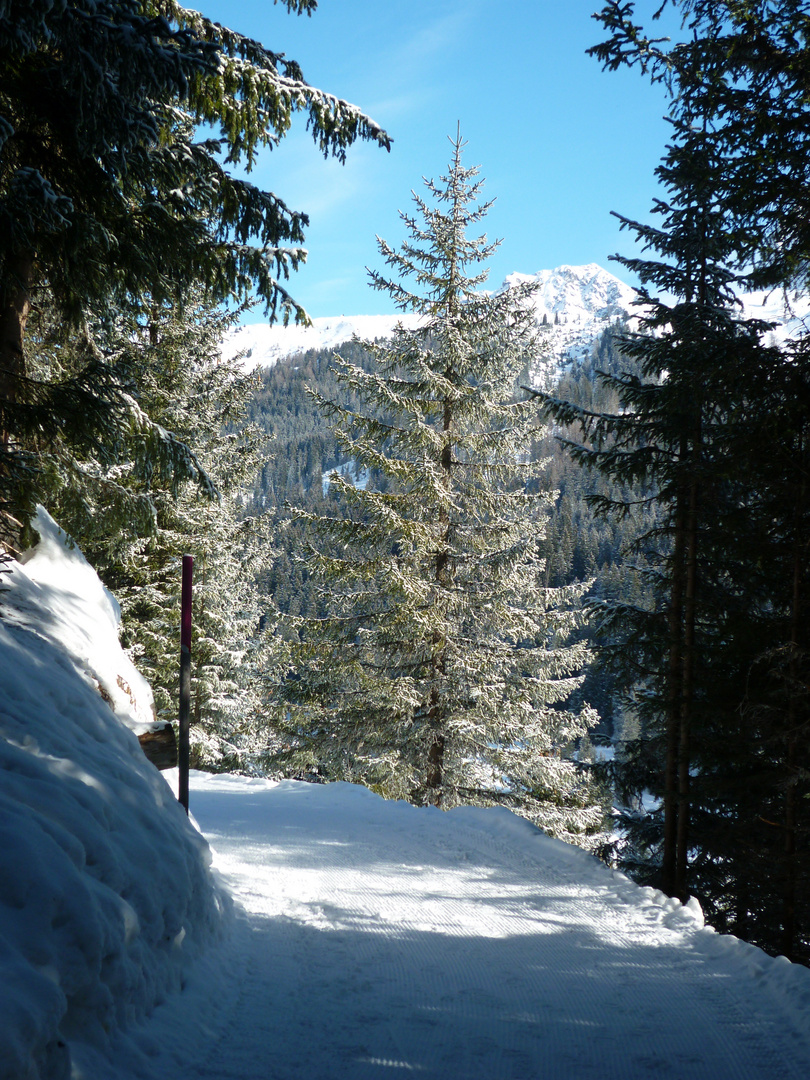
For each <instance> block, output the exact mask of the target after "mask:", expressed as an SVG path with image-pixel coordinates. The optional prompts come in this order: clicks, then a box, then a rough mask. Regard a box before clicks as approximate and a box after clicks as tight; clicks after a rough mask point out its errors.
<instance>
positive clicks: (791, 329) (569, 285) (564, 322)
mask: <svg viewBox="0 0 810 1080" xmlns="http://www.w3.org/2000/svg"><path fill="white" fill-rule="evenodd" d="M524 282H533V283H535V285H536V292H535V294H534V299H533V305H534V309H535V311H536V314H537V322H538V325H539V326H540V328H541V330H542V334H541V341H545V342H546V348H545V350H543V352H542V354H541V355H539V356H538V360H537V363H536V365H535V367H534V370H533V372H532V377H533V379H534V381H535V382H536V383H539V382H542V381H543V379H544V377H546V376H547V375H548V374H549V373H553V372H556V371H558V370H559V368H560V367H561V366H564V365H566V364H567V363H570V362H572V361H573V362H577V361H580V360H582V359H583V358H584V357H586V356H587V355H588V353H589V351H590V348H591V345H592V344H593V341H594V339H595V338H597V337H598V336H599V334H601V333H602V331H603V330H605V329H606V328H607V327H608V326H610V325H611V323H613V322H615V321H616V320H617V319H625V318H629V319H631V318H632V317H633V315H634V313H637V309H636V308H634V300H635V297H636V293H635V290H634V289H632V288H631V287H630V286H629V285H627V284H625V282H623V281H620V280H619V278H617V277H615V276H614V275H613V274H611V273H609V272H608V271H607V270H604V269H603V268H602V267H601V266H597V265H596V263H588V264H587V265H585V266H558V267H556V268H555V269H554V270H540V271H538V272H537V273H536V274H522V273H514V274H509V275H508V277H507V278H506V279H505V280H504V282H503V283H502V284H501V286H500V290H503V289H507V288H512V287H514V286H515V285H518V284H522V283H524ZM500 290H499V291H500ZM741 300H742V302H743V308H744V312H745V315H746V316H747V317H750V318H760V319H763V320H765V321H767V322H773V323H777V324H779V325H778V328H777V329H776V330H775V331H774V337H775V338H776V339H777V340H784V338H786V337H788V336H790V335H792V334H794V333H796V332H797V331H798V330H799V329H802V328H804V329H807V325H806V324H807V323H808V319H810V298H807V297H802V298H799V299H795V300H793V301H792V303H791V304H790V307H789V309H788V310H786V306H785V299H784V297H783V295H782V293H781V292H778V291H777V292H772V293H761V292H760V293H749V294H745V295H743V296H742V297H741ZM418 321H419V319H418V316H415V315H401V314H400V315H397V314H392V315H338V316H327V317H324V318H317V319H313V320H312V324H311V325H310V326H268V325H267V324H266V323H254V324H252V325H250V326H240V327H238V328H237V329H236V330H234V331H233V333H232V334H231V335H230V336H229V338H228V339H227V342H226V345H225V349H224V353H225V355H226V356H229V357H231V356H235V355H236V354H237V353H240V352H241V353H243V354H244V356H245V362H246V364H247V366H249V367H251V368H254V367H272V366H273V365H274V364H275V363H277V362H278V361H279V360H281V359H285V358H288V357H293V356H296V355H297V354H299V353H303V352H306V351H307V350H308V349H331V348H337V347H338V346H339V345H341V344H343V342H345V341H349V340H350V339H351V338H352V337H353V336H355V335H357V336H358V337H360V338H364V339H367V340H368V339H370V340H374V339H375V338H385V337H389V336H390V335H391V334H392V333H393V330H394V327H395V326H396V325H397V323H400V322H401V323H403V324H404V325H405V326H408V327H413V326H416V325H418Z"/></svg>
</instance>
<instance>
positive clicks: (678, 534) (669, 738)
mask: <svg viewBox="0 0 810 1080" xmlns="http://www.w3.org/2000/svg"><path fill="white" fill-rule="evenodd" d="M685 453H686V440H683V441H682V443H681V455H680V456H681V458H682V459H683V457H684V455H685ZM685 502H686V496H685V493H684V492H683V490H680V491H679V492H678V495H677V497H676V503H675V523H674V538H673V550H672V575H671V581H670V599H669V612H668V615H667V622H668V629H669V659H668V664H667V682H668V689H667V714H666V758H665V762H664V850H663V856H662V865H661V888H662V889H663V891H664V892H665V893H667V894H668V895H669V896H674V894H675V883H676V878H677V869H676V867H677V848H678V748H679V741H680V738H679V737H680V724H681V694H682V677H683V580H684V558H685V550H686V507H685Z"/></svg>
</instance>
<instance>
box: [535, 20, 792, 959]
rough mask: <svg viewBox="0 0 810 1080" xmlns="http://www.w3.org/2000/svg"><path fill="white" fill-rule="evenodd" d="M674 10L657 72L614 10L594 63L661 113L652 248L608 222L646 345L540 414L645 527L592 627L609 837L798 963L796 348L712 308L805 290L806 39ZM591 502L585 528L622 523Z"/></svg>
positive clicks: (636, 30) (677, 888) (722, 918)
mask: <svg viewBox="0 0 810 1080" xmlns="http://www.w3.org/2000/svg"><path fill="white" fill-rule="evenodd" d="M675 6H677V7H679V8H680V9H681V10H682V11H683V12H684V14H685V16H686V18H687V21H688V25H689V31H690V33H689V34H687V35H686V39H685V40H684V42H683V43H680V44H676V45H674V46H672V47H670V48H668V49H665V47H664V46H663V44H662V43H661V42H658V43H656V42H653V41H651V40H650V39H649V38H648V37H646V36H645V34H644V32H643V30H642V28H640V27H638V26H635V25H633V22H632V19H633V7H634V5H632V4H623V3H610V4H608V5H607V6H606V7H605V8H604V9H603V12H602V13H601V15H600V19H601V21H602V22H603V24H604V25H605V27H606V28H607V29H608V31H609V34H610V36H609V39H608V41H606V42H605V43H604V45H602V46H599V47H598V48H597V49H596V50H594V51H595V52H596V53H597V55H598V56H599V57H600V58H601V59H602V60H603V61H604V62H605V64H606V66H608V67H618V66H619V65H621V64H625V63H627V64H630V65H633V64H639V65H640V66H642V67H643V68H644V69H646V70H647V71H648V72H649V73H650V74H651V75H652V77H653V78H661V79H665V80H667V81H668V83H669V85H670V88H671V90H672V110H673V115H672V122H673V138H672V141H671V143H670V145H669V146H668V148H667V151H666V153H665V155H664V158H663V160H662V164H661V166H660V167H659V169H658V174H659V177H660V178H661V180H662V181H663V183H664V185H665V189H666V193H667V194H666V198H664V199H662V200H660V201H659V202H658V203H657V204H656V206H655V208H654V212H655V213H656V214H658V215H660V217H661V224H660V225H659V226H653V225H647V224H642V223H638V222H633V221H629V220H627V219H624V218H622V219H621V220H622V223H623V225H625V226H627V227H628V228H630V229H631V230H632V231H633V232H634V233H635V234H636V236H637V237H639V238H640V239H641V241H642V242H643V244H644V246H645V249H646V250H647V251H653V252H655V254H656V256H657V257H656V258H655V259H654V258H651V257H650V258H637V259H628V260H622V261H623V262H625V264H626V265H627V266H628V267H630V268H631V269H632V270H634V271H635V272H636V273H637V274H638V275H639V277H640V278H641V281H642V283H643V288H642V292H641V295H642V298H643V299H644V300H645V301H646V302H647V304H648V315H647V316H646V318H645V319H644V320H643V322H642V328H643V330H644V331H646V334H642V335H640V336H639V335H631V336H629V337H627V338H626V339H625V340H624V342H623V344H622V348H623V350H624V352H625V353H626V354H627V355H629V356H631V357H633V358H634V359H635V360H636V361H637V363H638V364H639V365H640V373H639V375H628V376H625V377H619V378H612V379H608V380H607V382H608V384H609V385H612V386H613V387H614V389H615V390H616V391H617V393H618V394H619V398H620V408H619V409H617V410H616V411H615V412H613V413H610V414H608V413H602V414H599V413H598V412H597V411H596V410H590V411H589V410H583V409H581V408H579V407H577V406H574V405H571V404H569V405H566V404H564V403H560V402H558V403H551V405H550V408H551V410H552V412H553V413H554V414H555V415H556V416H557V417H558V418H559V419H561V420H564V421H565V422H566V423H570V424H573V423H577V422H578V423H580V424H581V426H582V427H583V430H585V431H586V432H587V434H588V435H589V437H590V439H591V443H590V444H588V445H584V446H582V447H580V448H577V449H575V450H574V454H575V456H576V457H577V459H578V460H579V461H581V462H583V463H585V464H589V465H591V466H592V467H595V468H598V469H600V470H602V471H604V472H605V473H606V474H607V475H608V476H610V477H611V478H612V479H613V481H614V482H619V483H621V484H641V485H646V486H647V487H648V489H649V491H650V495H651V497H652V498H653V500H654V504H655V506H656V507H657V508H658V513H659V517H658V519H657V521H656V523H655V525H654V528H653V529H651V530H650V531H648V533H647V534H646V538H645V539H644V542H645V543H646V544H647V547H648V558H650V560H651V573H650V575H649V580H650V584H651V586H652V591H651V592H650V593H649V594H648V598H647V601H646V602H644V603H642V604H641V605H635V604H627V603H619V604H616V603H613V604H610V605H608V606H606V607H605V609H604V622H603V627H604V631H605V633H606V634H607V636H608V639H609V642H610V644H609V649H608V653H609V656H610V657H612V659H613V661H614V666H615V668H616V670H617V671H618V672H619V673H620V675H621V677H622V678H623V679H624V681H625V683H626V685H627V686H628V687H630V688H631V689H632V690H633V697H632V709H631V710H630V711H629V712H628V716H631V717H632V718H633V719H634V721H635V722H637V725H638V735H637V738H635V739H634V740H632V741H631V742H630V743H629V744H628V746H627V753H626V759H625V760H624V761H623V762H622V763H620V767H619V768H618V769H617V776H618V780H619V781H620V783H621V784H622V785H623V787H624V789H625V791H626V792H627V794H628V796H634V798H635V799H636V800H637V799H638V796H639V795H640V793H641V792H642V791H647V792H648V793H652V794H653V795H654V796H656V798H657V799H658V800H659V803H658V809H656V810H653V811H651V812H644V813H633V814H630V815H628V816H627V818H626V822H625V825H626V829H627V835H628V838H629V844H628V845H627V846H626V847H625V849H624V860H625V864H626V865H628V866H629V867H630V868H631V869H632V870H633V871H634V873H636V874H637V875H638V876H639V877H641V878H642V879H644V880H651V881H654V882H655V883H657V884H660V885H662V886H663V887H664V888H665V889H666V890H667V891H670V892H672V893H674V894H677V895H679V896H681V897H682V898H685V897H686V895H688V893H690V892H692V893H695V894H696V895H697V896H698V897H699V899H700V900H701V902H702V904H703V905H704V907H705V908H706V910H707V912H708V914H709V917H710V918H711V920H712V921H713V922H714V923H715V925H717V926H718V927H720V928H722V929H730V930H732V931H733V932H735V933H738V934H740V935H741V936H744V937H746V938H748V939H749V940H751V941H754V942H756V943H757V944H760V945H762V946H763V947H765V948H767V949H769V950H770V951H774V952H777V951H781V952H784V953H785V954H786V955H788V956H790V957H791V958H795V959H802V960H805V961H807V960H808V958H810V907H808V905H807V899H806V898H807V896H808V891H809V890H808V884H810V801H809V800H808V796H810V785H809V784H808V764H810V760H809V758H808V751H809V750H810V700H809V698H810V695H808V691H807V686H808V680H807V664H808V660H807V657H808V645H810V642H808V640H807V629H806V628H807V626H808V618H807V616H808V605H810V590H809V589H808V581H807V572H806V550H807V543H808V537H810V517H808V513H807V504H806V478H807V471H806V467H807V462H806V438H807V426H808V416H810V411H808V401H810V393H808V390H810V382H808V375H810V372H808V369H807V360H806V352H807V349H806V342H805V339H804V338H803V337H798V338H797V339H796V340H794V341H791V342H788V343H787V344H786V345H785V346H783V347H781V348H780V347H775V346H768V345H766V344H765V341H766V336H765V334H766V331H767V329H768V328H767V327H766V326H764V325H762V324H761V323H757V322H756V321H755V320H744V319H742V318H741V316H740V315H739V312H738V311H737V309H736V308H735V301H734V292H735V289H736V288H739V286H740V284H744V283H746V284H747V283H766V284H769V285H778V286H782V287H785V288H787V287H788V286H789V285H791V284H792V283H794V282H800V283H803V282H804V279H805V277H806V267H807V264H808V260H807V255H808V251H807V246H806V239H807V238H806V233H805V224H803V223H806V200H807V190H808V189H807V184H806V181H805V180H804V177H805V176H806V169H807V149H808V144H807V135H808V133H810V126H808V125H809V124H810V112H809V111H808V108H807V94H806V75H805V71H806V65H807V42H808V38H807V30H808V16H807V14H806V12H805V11H804V9H803V5H800V4H796V3H793V2H791V0H785V2H779V3H766V2H757V0H755V2H753V3H750V4H736V3H730V2H729V3H726V2H723V3H708V2H704V0H685V2H684V3H682V4H678V5H675ZM783 95H784V98H783ZM665 293H669V294H671V295H673V296H674V297H675V299H674V301H671V302H665V301H664V300H662V299H661V296H663V295H664V294H665ZM613 502H614V501H613V500H612V498H610V497H608V498H600V499H599V500H597V506H598V508H600V509H601V510H603V511H605V512H610V511H611V510H616V511H618V512H620V513H621V512H623V511H624V510H625V508H626V506H627V505H628V504H627V503H626V501H625V502H624V503H623V500H619V502H618V505H612V504H613ZM650 599H651V602H650ZM631 805H632V803H631ZM635 805H636V806H638V803H637V802H636V803H635Z"/></svg>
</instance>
